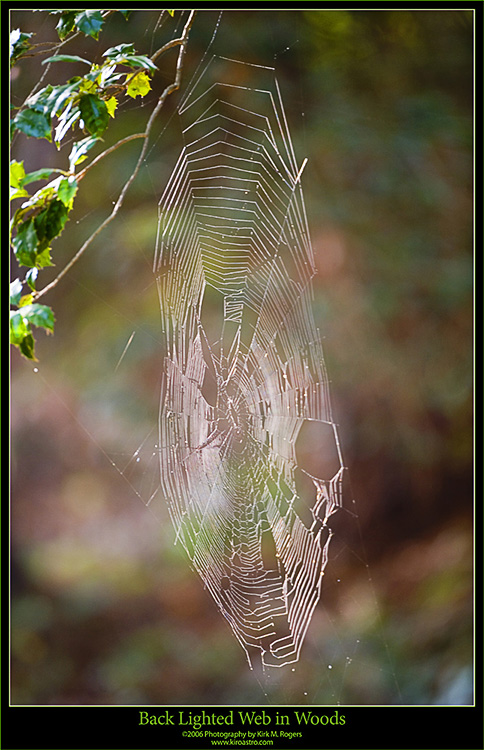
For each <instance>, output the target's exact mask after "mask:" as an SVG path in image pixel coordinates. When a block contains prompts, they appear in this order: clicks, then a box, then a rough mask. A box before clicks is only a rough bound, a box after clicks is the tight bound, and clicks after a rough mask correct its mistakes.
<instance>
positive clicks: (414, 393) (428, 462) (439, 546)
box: [11, 10, 473, 705]
mask: <svg viewBox="0 0 484 750" xmlns="http://www.w3.org/2000/svg"><path fill="white" fill-rule="evenodd" d="M160 13H161V12H157V11H146V10H143V11H137V12H133V14H132V15H131V17H130V19H129V21H128V22H126V21H124V19H123V18H122V16H121V15H120V14H114V15H113V16H112V17H110V18H109V19H108V21H107V22H106V24H105V29H104V30H103V31H102V33H101V37H100V41H99V42H95V41H94V40H92V39H87V38H84V37H83V38H81V39H80V40H77V41H75V42H73V43H72V44H71V45H68V46H67V47H66V48H65V49H64V51H65V52H68V53H69V54H79V55H81V56H82V55H84V56H86V57H88V58H89V59H92V58H94V57H95V56H97V59H99V60H100V59H101V54H102V52H103V51H104V50H105V49H107V48H108V47H110V46H112V45H114V44H119V43H122V42H131V41H133V42H134V43H135V46H136V48H137V50H138V51H139V52H140V53H142V54H150V53H151V52H153V51H154V50H155V49H157V48H158V47H160V46H161V45H162V44H163V43H164V42H165V41H167V40H168V39H170V38H171V37H172V36H174V35H177V34H179V33H180V31H181V28H182V23H183V22H184V20H185V18H186V14H185V13H184V14H182V13H181V12H178V11H177V12H176V13H175V18H174V19H171V18H169V17H168V15H167V14H166V13H165V14H164V16H163V20H162V22H161V23H160ZM218 15H219V14H218V12H217V11H200V12H199V13H198V15H197V17H196V20H195V23H194V26H193V29H192V32H191V36H190V42H189V46H188V52H187V57H186V62H185V69H184V83H185V84H187V83H188V82H189V81H190V80H191V78H192V76H193V75H194V73H195V71H196V69H197V66H198V64H199V62H200V60H201V58H202V57H203V55H204V54H205V53H206V51H207V47H208V45H209V43H210V40H211V39H212V35H213V32H214V28H215V25H216V23H217V19H218ZM11 23H12V28H17V27H19V28H20V29H21V30H22V31H34V32H35V34H36V37H35V41H36V42H39V41H46V40H54V39H55V32H54V26H55V21H54V20H53V19H52V18H51V17H50V16H49V15H48V14H47V12H35V13H32V12H30V11H15V12H13V13H12V19H11ZM176 29H177V30H176ZM212 53H217V54H222V55H227V56H229V57H235V58H237V59H241V60H246V61H247V62H254V63H259V64H264V65H272V64H275V66H276V69H277V77H278V80H279V83H280V85H281V90H282V95H283V98H284V103H285V107H286V111H287V116H288V121H289V125H290V129H291V133H292V136H293V141H294V148H295V152H296V155H297V159H298V161H299V163H302V161H303V159H304V158H305V157H307V158H308V164H307V166H306V168H305V170H304V173H303V179H302V181H303V189H304V193H305V198H306V205H307V212H308V219H309V225H310V228H311V233H312V240H313V246H314V251H315V255H316V259H317V266H318V272H319V273H318V276H317V277H316V279H315V283H314V288H315V294H314V297H315V313H316V317H317V322H318V325H319V327H320V329H321V332H322V334H323V336H324V344H325V353H326V359H327V366H328V371H329V375H330V378H331V383H332V394H333V401H334V413H335V415H336V420H337V421H338V422H339V424H340V432H341V441H342V447H343V454H344V458H345V463H346V465H347V467H348V470H349V471H348V474H349V477H350V482H351V487H349V488H348V490H347V495H346V498H345V505H346V508H347V512H343V513H341V514H340V515H339V518H338V519H337V521H336V522H335V530H336V532H337V533H336V534H335V539H334V546H333V548H332V549H331V561H330V565H329V566H328V570H327V574H326V576H325V582H324V587H323V594H322V597H321V601H320V603H319V605H318V607H317V609H316V612H315V614H314V617H313V620H312V623H311V626H310V629H309V632H308V636H307V638H306V642H305V645H304V647H303V651H302V655H301V659H300V661H299V663H298V664H297V665H292V666H293V667H294V671H293V669H292V668H288V669H286V670H282V671H278V670H274V671H275V672H277V674H272V673H271V674H267V675H264V674H259V673H255V674H254V673H252V672H251V671H250V670H249V669H248V666H247V663H246V661H245V657H244V654H243V651H242V649H240V647H239V646H238V644H237V642H236V641H235V639H234V638H233V636H232V633H231V631H230V629H229V627H228V626H227V624H226V623H225V621H224V620H223V618H222V617H221V616H220V615H219V613H218V611H217V610H216V608H215V605H214V604H213V602H212V599H211V597H210V596H209V594H208V593H207V592H205V591H204V590H203V586H202V584H201V582H200V580H199V579H198V578H197V576H196V575H195V574H194V573H193V572H192V571H191V570H190V568H189V567H188V564H187V562H186V560H185V558H184V556H183V553H182V551H181V549H179V547H176V546H174V544H173V542H174V532H173V529H172V527H171V524H170V522H169V518H168V514H167V512H166V511H163V507H162V504H160V505H159V506H157V509H156V512H154V511H153V509H146V508H145V506H144V502H146V501H147V500H148V498H149V497H150V495H151V493H152V492H153V491H154V489H155V488H156V483H157V481H158V479H157V471H158V468H157V461H156V456H155V455H154V453H155V449H154V445H155V443H156V438H157V416H158V401H159V388H160V376H161V368H162V348H161V336H160V327H159V309H158V300H157V294H156V288H155V285H154V280H153V276H152V272H151V265H152V258H153V252H154V246H155V237H156V227H157V202H158V200H159V198H160V196H161V194H162V192H163V189H164V186H165V184H166V182H167V180H168V178H169V175H170V172H171V169H172V167H173V165H174V162H175V160H176V158H177V156H178V153H179V150H180V148H181V145H182V142H181V137H180V128H179V123H178V118H177V114H176V105H177V102H178V101H179V95H174V96H173V97H171V98H170V99H169V100H168V102H167V104H166V106H165V108H164V109H163V111H162V112H161V115H160V118H159V122H158V123H157V125H156V133H155V134H154V137H153V139H152V143H151V148H150V150H149V154H148V158H147V161H146V164H145V166H144V168H143V169H142V170H141V172H140V174H139V176H138V178H137V180H136V182H135V184H134V185H133V186H132V188H131V190H130V191H129V193H128V196H127V199H126V202H125V206H124V208H123V211H122V212H121V214H120V215H119V216H118V218H117V219H116V220H115V222H113V223H112V224H111V225H110V227H109V228H108V229H107V230H106V231H105V232H104V233H103V234H102V235H100V236H99V238H98V239H97V240H96V241H95V242H94V243H93V245H92V246H91V247H90V249H89V250H88V251H87V252H86V254H85V255H84V257H83V258H82V259H81V260H80V262H79V263H78V264H77V265H76V266H75V267H74V268H73V269H72V271H71V272H70V273H69V274H68V276H67V277H66V278H65V279H64V280H63V281H62V282H61V283H60V284H59V285H58V287H57V288H56V289H55V290H53V291H52V293H50V294H49V295H48V296H46V297H45V298H43V299H42V302H45V303H46V304H50V305H52V307H53V308H54V311H55V314H56V329H55V335H54V336H53V337H52V336H51V337H47V336H44V335H43V334H42V333H39V336H38V344H37V356H38V358H39V362H38V363H36V364H35V368H36V369H37V370H38V371H37V372H35V371H34V366H33V365H32V363H29V362H27V361H26V360H22V358H21V357H20V356H19V355H18V352H17V351H14V352H12V362H11V365H12V407H11V408H12V413H11V420H12V452H11V458H12V500H11V523H12V532H11V552H12V569H11V572H12V589H11V593H12V609H11V651H12V666H11V702H12V703H13V704H16V705H18V704H21V705H44V704H47V705H57V704H61V705H73V704H78V705H102V704H108V705H123V704H135V705H138V704H142V705H150V704H163V705H171V704H182V705H190V704H203V705H237V704H240V705H244V704H255V705H258V704H265V703H270V704H280V705H291V704H298V705H299V704H329V705H336V704H338V703H339V704H341V705H344V704H361V705H376V704H383V705H391V704H411V705H425V704H430V705H448V704H458V705H461V704H469V703H472V702H473V617H472V615H473V533H472V531H473V527H472V522H473V411H472V409H473V393H472V387H473V215H472V189H473V161H472V160H473V149H472V147H473V14H472V12H471V11H467V10H452V11H442V10H435V11H432V10H428V11H410V10H402V11H397V10H385V11H345V10H339V11H281V10H275V11H226V12H224V13H223V15H222V18H221V21H220V26H219V28H218V32H217V35H216V38H215V41H214V43H213V45H212V47H211V48H210V51H209V55H210V54H212ZM39 59H41V58H38V57H35V58H31V59H29V58H26V59H24V60H21V61H20V62H19V63H18V65H17V66H16V67H15V69H14V72H13V76H12V101H13V104H15V105H19V104H21V103H22V102H23V100H24V99H25V97H26V96H27V94H28V93H29V91H30V90H31V89H32V87H33V85H34V84H35V83H36V81H37V80H38V76H39V69H40V68H39ZM175 59H176V52H175V51H172V52H169V53H168V54H167V55H166V56H165V57H162V58H161V59H160V60H159V62H158V66H159V68H160V72H159V74H158V75H157V77H156V78H155V81H154V83H153V89H154V90H153V96H150V97H148V98H147V101H145V100H143V101H140V100H139V99H138V100H136V101H130V102H127V103H126V104H123V105H122V106H121V108H120V111H119V114H118V115H117V117H116V119H115V120H114V121H113V122H112V123H111V124H110V127H109V129H108V131H107V132H106V136H105V144H104V145H105V146H109V145H111V144H112V143H115V142H117V141H118V140H119V139H120V138H122V137H124V136H125V135H128V134H130V133H132V132H139V131H141V130H143V129H144V126H145V122H146V119H147V117H148V116H149V113H150V111H151V107H150V103H151V104H153V101H154V99H153V97H155V98H156V96H157V95H159V93H160V92H161V90H162V89H163V88H164V86H166V85H167V83H169V82H170V81H171V80H172V78H173V71H174V64H175ZM77 73H79V70H78V69H76V66H75V65H71V66H69V67H68V66H66V65H62V64H58V66H57V67H55V66H53V68H52V71H51V74H50V77H49V81H50V82H52V83H60V82H62V81H64V80H65V79H66V78H68V77H71V76H73V75H76V74H77ZM46 83H47V81H46ZM247 85H249V84H247ZM182 93H183V87H182ZM139 148H140V145H139V142H137V141H134V142H132V143H130V144H127V145H126V146H124V147H123V148H122V149H119V150H117V151H116V152H115V153H114V154H113V155H112V156H110V157H107V158H106V159H105V160H104V161H103V162H102V163H101V164H100V165H99V167H97V168H94V169H93V170H92V171H91V172H90V174H89V176H88V177H86V179H85V180H84V181H83V182H82V184H81V187H80V190H79V194H78V197H77V198H76V204H75V208H74V211H73V212H72V214H71V218H70V221H69V223H68V224H67V226H66V228H65V230H64V232H63V234H62V236H61V238H60V239H59V240H58V241H57V242H56V243H55V244H54V246H53V259H54V262H55V263H56V267H55V268H54V269H48V270H46V271H43V272H42V273H41V275H40V277H41V278H42V277H44V278H43V281H45V283H47V281H48V280H49V279H50V278H53V276H54V275H55V274H56V272H58V271H59V270H60V269H61V268H62V267H63V266H64V264H65V263H66V262H67V261H68V260H69V259H70V258H71V257H72V255H73V254H74V253H75V252H76V251H77V249H78V248H79V247H80V245H81V243H82V241H83V240H84V239H85V238H86V237H88V236H89V235H90V233H91V232H92V231H93V230H94V229H95V228H96V227H97V226H98V224H99V223H100V222H101V221H102V220H103V219H104V218H105V216H107V214H108V213H109V211H110V207H111V205H112V203H113V201H115V200H116V198H117V196H118V194H119V191H120V189H121V187H122V185H123V184H124V182H125V181H126V179H127V177H128V176H129V175H130V173H131V171H132V169H133V167H134V164H135V163H136V159H137V155H138V153H139ZM69 150H70V146H69V145H67V146H65V147H63V148H62V149H61V150H60V151H59V152H57V151H56V149H55V147H54V146H52V145H51V144H49V143H47V141H45V140H44V141H36V140H35V139H32V138H30V139H27V138H25V137H24V136H22V135H20V134H19V135H17V136H16V137H15V139H14V143H13V150H12V157H13V158H17V159H18V160H23V161H24V163H25V167H26V171H32V170H34V169H38V168H40V167H41V166H52V167H60V168H65V167H66V165H67V157H68V153H69ZM100 150H101V149H100V148H99V149H98V150H96V151H94V150H93V151H92V152H91V153H92V154H93V155H95V154H97V153H98V152H100ZM12 274H13V278H15V277H16V276H17V275H18V273H17V269H16V265H15V261H12ZM133 332H134V337H133V339H132V343H131V344H130V346H129V347H128V349H127V351H126V354H125V356H124V357H123V358H122V360H121V361H120V358H121V355H122V353H123V350H124V348H125V346H126V344H127V342H128V340H129V338H130V336H131V335H132V334H133ZM137 451H139V452H138V453H137ZM138 458H139V459H140V460H139V461H138V460H137V459H138ZM355 511H356V514H355Z"/></svg>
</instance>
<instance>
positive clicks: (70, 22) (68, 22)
mask: <svg viewBox="0 0 484 750" xmlns="http://www.w3.org/2000/svg"><path fill="white" fill-rule="evenodd" d="M76 15H77V11H76V10H65V11H63V13H62V15H61V17H60V19H59V22H58V24H57V26H56V29H57V33H58V34H59V39H65V38H66V36H68V34H70V33H71V31H74V28H75V21H76Z"/></svg>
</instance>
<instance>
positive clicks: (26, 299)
mask: <svg viewBox="0 0 484 750" xmlns="http://www.w3.org/2000/svg"><path fill="white" fill-rule="evenodd" d="M32 300H33V296H32V294H24V295H23V297H20V299H19V302H18V306H19V307H25V305H30V304H32Z"/></svg>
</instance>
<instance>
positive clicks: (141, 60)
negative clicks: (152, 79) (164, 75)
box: [117, 55, 158, 71]
mask: <svg viewBox="0 0 484 750" xmlns="http://www.w3.org/2000/svg"><path fill="white" fill-rule="evenodd" d="M117 62H122V63H123V64H124V65H128V66H129V67H130V68H147V69H148V70H153V71H156V70H158V68H157V67H156V65H155V64H154V62H151V60H150V58H149V57H146V55H129V56H127V57H125V58H123V60H119V61H117Z"/></svg>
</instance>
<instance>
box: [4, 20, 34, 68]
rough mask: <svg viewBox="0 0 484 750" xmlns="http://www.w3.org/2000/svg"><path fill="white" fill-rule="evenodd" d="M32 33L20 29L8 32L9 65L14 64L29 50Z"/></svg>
mask: <svg viewBox="0 0 484 750" xmlns="http://www.w3.org/2000/svg"><path fill="white" fill-rule="evenodd" d="M32 33H33V32H30V33H24V32H22V31H20V29H14V30H13V31H12V32H10V65H14V63H16V62H17V60H18V59H19V58H20V57H22V55H25V54H26V52H28V51H29V49H30V46H31V45H30V42H29V39H30V37H31V36H32Z"/></svg>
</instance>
